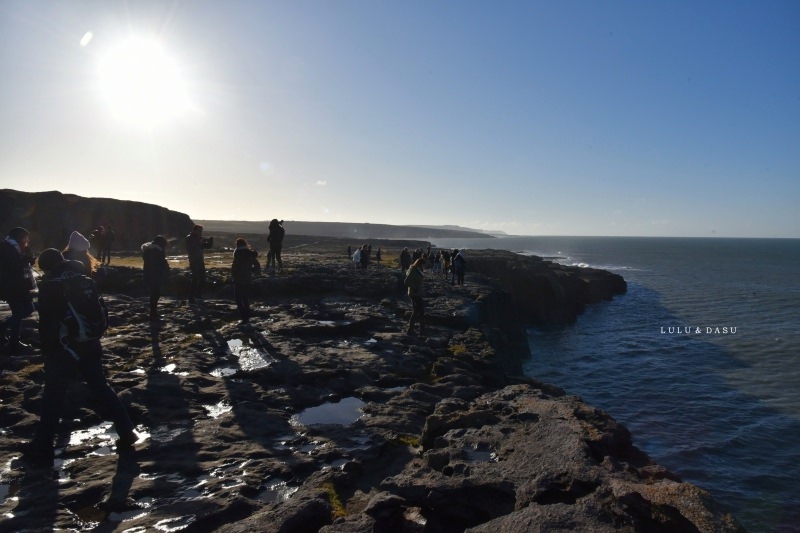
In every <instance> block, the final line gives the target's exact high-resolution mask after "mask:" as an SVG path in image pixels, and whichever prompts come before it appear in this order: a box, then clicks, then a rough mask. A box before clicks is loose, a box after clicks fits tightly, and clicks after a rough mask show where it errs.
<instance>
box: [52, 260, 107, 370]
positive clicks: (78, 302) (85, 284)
mask: <svg viewBox="0 0 800 533" xmlns="http://www.w3.org/2000/svg"><path fill="white" fill-rule="evenodd" d="M61 283H62V288H63V290H64V298H65V299H66V301H67V312H66V314H65V315H64V318H63V319H62V320H61V329H60V338H61V343H62V344H63V345H64V347H65V348H66V349H67V351H69V352H70V353H72V354H73V356H74V355H75V353H74V352H73V351H72V350H70V349H69V348H68V347H67V346H68V344H69V343H71V342H88V341H94V340H97V339H99V338H101V337H102V336H103V334H104V333H105V332H106V330H107V329H108V309H107V308H106V303H105V301H104V300H103V297H102V296H101V295H100V291H99V290H98V289H97V283H95V281H94V280H93V279H92V278H90V277H89V276H84V275H83V274H78V273H77V272H64V273H63V274H62V275H61Z"/></svg>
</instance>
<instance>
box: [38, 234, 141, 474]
mask: <svg viewBox="0 0 800 533" xmlns="http://www.w3.org/2000/svg"><path fill="white" fill-rule="evenodd" d="M75 264H78V263H77V262H76V261H65V260H64V257H63V256H62V255H61V252H59V251H58V250H56V249H55V248H48V249H47V250H44V251H43V252H42V254H41V255H40V256H39V268H41V269H42V270H43V271H44V276H43V278H42V281H41V286H40V288H39V337H40V340H41V345H42V353H43V354H44V356H45V357H44V392H43V393H42V401H41V415H40V419H39V426H38V427H37V429H36V434H35V436H34V438H33V440H32V441H31V442H30V443H29V444H28V446H27V448H26V449H25V451H24V453H23V461H24V462H26V463H28V464H30V465H31V466H38V467H52V466H53V459H54V456H55V452H54V445H53V439H54V437H55V435H56V432H57V431H58V422H59V419H60V418H61V407H62V405H63V403H64V397H65V396H66V394H67V388H68V387H69V382H70V377H71V376H72V374H73V373H74V372H75V370H78V371H79V372H80V373H81V375H82V376H83V379H84V381H85V382H86V385H87V386H88V387H89V390H90V391H91V393H92V394H93V395H94V397H95V399H96V400H97V405H98V406H101V408H102V411H106V412H107V414H108V415H110V417H111V420H112V421H113V422H114V428H115V429H116V431H117V435H119V439H118V440H117V441H116V445H117V451H118V452H122V451H125V450H131V449H132V448H133V445H134V444H135V443H136V441H137V440H138V438H139V437H138V435H137V434H136V432H135V431H134V425H133V422H131V419H130V417H129V416H128V412H127V410H126V409H125V406H124V405H123V404H122V402H121V401H120V399H119V397H118V396H117V394H116V392H114V389H112V388H111V386H110V385H109V384H108V381H107V380H106V376H105V372H104V370H103V363H102V356H103V346H102V344H101V343H100V336H102V330H99V331H98V332H97V337H96V338H95V337H91V339H92V340H88V339H86V340H84V339H80V340H78V339H77V338H76V337H75V336H74V334H76V332H77V331H80V332H81V333H84V330H83V328H81V329H79V330H75V331H74V332H70V330H69V329H68V328H66V325H65V322H64V320H65V318H66V317H67V316H68V315H69V313H70V309H71V308H72V305H74V304H75V302H74V300H73V299H71V298H75V296H72V297H70V294H71V293H70V291H69V289H68V288H67V276H70V275H71V276H73V277H75V276H78V277H79V278H81V279H82V280H83V281H82V282H81V283H88V284H94V281H92V280H91V279H90V278H88V276H85V275H81V274H80V273H75V272H74V271H73V270H72V268H73V267H72V265H75ZM77 269H78V270H80V269H81V266H80V265H78V267H77ZM80 286H81V287H82V288H83V287H84V285H80ZM81 292H82V291H81ZM81 292H78V293H77V294H80V293H81ZM95 293H96V291H95ZM73 294H74V293H73ZM95 303H96V305H99V304H98V303H97V300H95ZM99 310H104V307H102V308H100V309H99ZM102 329H103V330H104V329H105V328H102ZM98 414H104V413H98Z"/></svg>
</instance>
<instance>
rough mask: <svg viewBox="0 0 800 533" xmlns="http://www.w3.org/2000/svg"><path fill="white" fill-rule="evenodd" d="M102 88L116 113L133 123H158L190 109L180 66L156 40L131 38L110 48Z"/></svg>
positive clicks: (102, 68)
mask: <svg viewBox="0 0 800 533" xmlns="http://www.w3.org/2000/svg"><path fill="white" fill-rule="evenodd" d="M100 88H101V91H102V93H103V95H104V97H105V99H106V100H107V101H108V103H109V105H110V106H111V110H112V112H113V113H114V115H115V116H116V117H118V118H120V119H121V120H124V121H125V122H127V123H130V124H133V125H138V126H144V127H152V126H157V125H160V124H163V123H165V122H167V121H169V120H170V119H173V118H175V117H177V116H178V115H180V114H182V113H184V112H186V111H187V110H188V109H189V102H188V99H187V95H186V89H185V85H184V82H183V80H182V79H181V77H180V72H179V69H178V68H177V66H176V65H175V64H174V63H173V61H172V60H171V59H170V58H169V57H168V56H167V54H166V53H164V51H163V49H162V48H161V46H160V44H159V43H158V42H157V41H155V40H148V39H143V38H131V39H129V40H127V41H125V42H122V43H120V44H119V45H117V46H116V47H114V48H112V49H111V50H109V51H108V53H107V54H106V55H105V56H103V58H102V59H101V61H100Z"/></svg>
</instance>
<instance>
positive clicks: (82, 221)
mask: <svg viewBox="0 0 800 533" xmlns="http://www.w3.org/2000/svg"><path fill="white" fill-rule="evenodd" d="M109 224H110V225H111V226H112V227H113V228H114V230H115V240H114V249H115V250H138V248H139V246H141V244H142V243H143V242H148V241H150V240H152V239H153V237H155V236H156V235H159V234H160V235H164V236H166V237H168V238H177V237H183V236H185V235H186V234H187V233H189V231H191V229H192V220H191V219H190V218H189V215H186V214H183V213H178V212H176V211H170V210H169V209H166V208H163V207H160V206H157V205H153V204H146V203H142V202H131V201H124V200H114V199H111V198H84V197H82V196H76V195H74V194H62V193H60V192H58V191H50V192H35V193H34V192H22V191H15V190H12V189H0V231H3V232H6V231H8V230H9V229H11V228H12V227H15V226H22V227H24V228H26V229H27V230H28V231H30V232H31V235H32V237H33V239H32V242H33V246H34V248H35V249H37V250H43V249H44V248H58V249H61V248H63V247H64V246H66V244H67V242H68V241H69V235H70V233H72V232H73V231H79V232H81V233H83V234H84V235H85V236H86V237H88V236H89V234H90V233H91V232H92V231H93V230H95V229H96V228H97V227H98V226H107V225H109ZM3 235H5V233H3Z"/></svg>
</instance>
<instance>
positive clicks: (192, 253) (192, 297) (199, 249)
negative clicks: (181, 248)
mask: <svg viewBox="0 0 800 533" xmlns="http://www.w3.org/2000/svg"><path fill="white" fill-rule="evenodd" d="M204 248H205V246H204V242H203V226H201V225H200V224H195V225H194V227H193V228H192V232H191V233H190V234H189V235H187V236H186V253H187V254H188V255H189V270H191V272H192V282H191V285H190V286H189V303H195V302H196V301H197V299H198V298H200V299H202V298H203V286H204V285H205V283H206V262H205V253H204Z"/></svg>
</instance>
